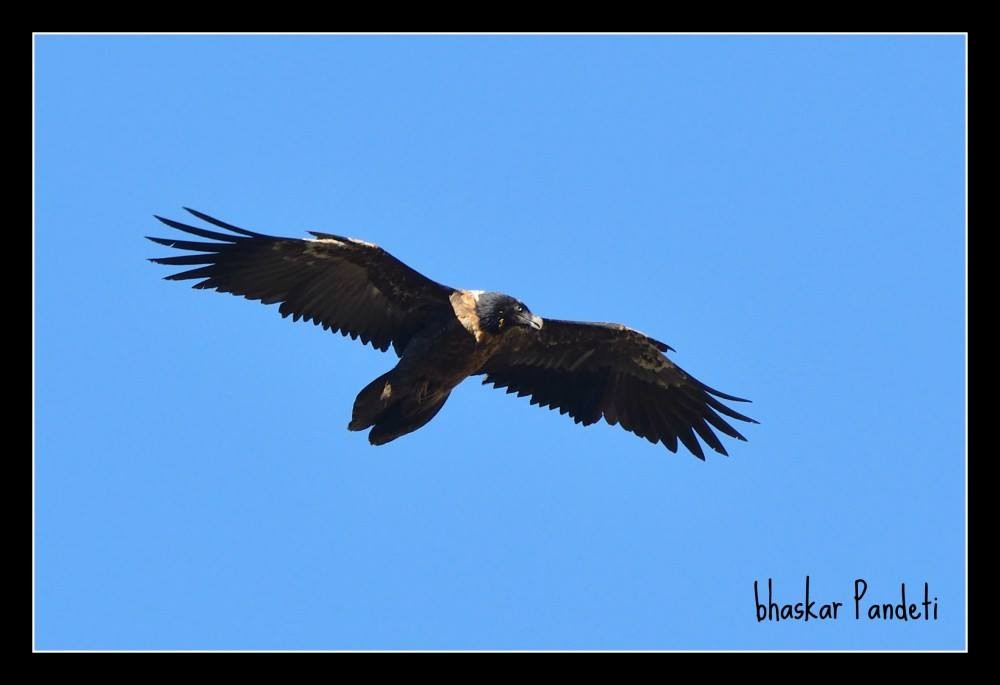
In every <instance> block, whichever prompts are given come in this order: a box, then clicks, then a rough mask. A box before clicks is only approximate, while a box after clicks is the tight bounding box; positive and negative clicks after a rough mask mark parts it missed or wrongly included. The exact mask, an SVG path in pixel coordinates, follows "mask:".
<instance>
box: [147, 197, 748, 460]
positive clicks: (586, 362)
mask: <svg viewBox="0 0 1000 685" xmlns="http://www.w3.org/2000/svg"><path fill="white" fill-rule="evenodd" d="M185 209H186V208H185ZM187 211H188V212H190V213H191V214H193V215H194V216H196V217H197V218H199V219H202V220H203V221H205V222H207V223H209V224H211V225H213V226H215V227H216V228H218V229H222V230H223V231H225V232H220V231H218V230H209V229H205V228H197V227H195V226H190V225H188V224H184V223H181V222H179V221H173V220H171V219H165V218H163V217H159V216H158V217H156V218H157V219H159V220H160V221H162V222H163V223H164V224H166V225H167V226H170V227H171V228H175V229H177V230H179V231H182V232H184V233H188V234H190V235H194V236H197V237H199V238H202V239H205V241H208V242H205V241H192V240H175V239H172V238H153V237H150V238H149V239H150V240H152V241H153V242H155V243H159V244H160V245H166V246H167V247H172V248H176V249H179V250H183V251H186V252H188V253H190V254H184V255H179V256H174V257H161V258H157V259H152V260H151V261H153V262H156V263H157V264H166V265H170V266H184V267H192V268H190V269H187V270H184V271H180V272H178V273H173V274H170V275H169V276H167V277H166V278H167V279H168V280H196V281H197V282H196V283H195V284H194V287H195V288H211V289H215V290H218V291H220V292H226V293H232V294H234V295H241V296H243V297H246V298H247V299H250V300H260V301H261V302H262V303H264V304H279V303H280V304H279V308H278V311H279V312H281V315H282V316H291V317H292V318H293V320H296V321H297V320H299V319H304V320H306V321H312V322H313V323H315V324H318V325H322V326H323V328H325V329H331V330H333V331H340V332H341V333H342V334H343V335H350V336H351V338H355V339H357V338H360V339H361V341H362V342H363V343H366V344H371V345H372V346H373V347H375V348H376V349H379V350H382V351H385V350H388V349H389V347H390V346H391V347H392V348H393V350H394V351H395V353H396V355H397V356H398V357H399V362H398V363H397V364H396V366H395V367H394V368H393V369H392V370H390V371H388V372H387V373H384V374H382V375H381V376H379V377H378V378H376V379H375V380H374V381H372V382H371V383H369V384H368V385H367V386H366V387H365V388H364V389H363V390H362V391H361V392H360V393H359V394H358V396H357V398H356V399H355V401H354V409H353V412H352V416H351V422H350V423H349V424H348V428H349V429H350V430H366V429H369V428H370V429H371V431H370V432H369V434H368V439H369V441H370V442H371V443H372V444H374V445H382V444H385V443H387V442H389V441H391V440H395V439H396V438H398V437H400V436H401V435H406V434H407V433H411V432H413V431H415V430H417V429H418V428H420V427H421V426H423V425H424V424H426V423H427V422H428V421H430V420H431V419H432V418H434V416H435V415H436V414H437V413H438V411H440V409H441V407H442V406H443V405H444V403H445V401H446V400H447V399H448V396H449V394H450V393H451V391H452V389H453V388H454V387H455V386H456V385H458V384H459V383H461V382H462V381H463V380H465V378H467V377H469V376H477V375H481V376H484V377H485V378H484V379H483V383H490V384H492V385H493V386H494V387H497V388H506V390H507V392H508V393H517V395H518V397H523V396H525V395H530V396H531V403H532V404H538V405H540V406H547V407H550V408H552V409H558V410H559V413H561V414H569V415H570V416H571V417H572V418H573V420H574V421H575V422H576V423H582V424H583V425H585V426H586V425H590V424H592V423H596V422H597V421H599V420H600V419H601V417H603V418H604V419H605V420H606V421H607V422H608V423H609V424H611V425H615V424H619V425H621V427H622V428H624V429H625V430H627V431H630V432H632V433H634V434H636V435H638V436H640V437H643V438H646V439H647V440H649V441H650V442H652V443H656V442H660V443H663V445H665V446H666V448H667V449H669V450H670V451H671V452H676V451H677V445H678V443H680V444H682V445H684V447H686V448H687V449H688V450H689V451H690V452H691V453H692V454H694V455H695V456H696V457H698V458H700V459H704V458H705V454H704V451H703V450H702V447H701V444H700V443H699V440H698V438H701V441H702V442H704V443H705V444H707V445H708V446H709V447H711V448H712V449H713V450H715V451H716V452H719V453H720V454H727V452H726V449H725V447H724V446H723V444H722V442H721V440H720V439H719V437H718V435H717V434H716V432H715V431H718V432H720V433H723V434H725V435H728V436H729V437H731V438H736V439H737V440H746V438H744V437H743V436H742V435H740V433H739V432H738V431H737V430H736V429H735V428H733V427H732V426H731V425H730V424H729V423H728V422H727V421H726V419H725V418H723V417H724V416H725V417H728V418H730V419H737V420H739V421H746V422H749V423H756V421H754V420H753V419H751V418H749V417H747V416H744V415H743V414H740V413H739V412H737V411H735V410H733V409H731V408H730V407H728V406H726V405H725V404H723V403H722V402H721V401H720V400H729V401H733V402H746V401H748V400H744V399H741V398H739V397H733V396H732V395H727V394H725V393H722V392H719V391H718V390H714V389H713V388H710V387H708V386H707V385H705V384H704V383H701V382H700V381H698V380H696V379H695V378H694V377H692V376H691V375H690V374H688V373H686V372H685V371H684V370H683V369H681V368H680V367H679V366H677V365H676V364H674V363H673V362H672V361H670V360H669V359H668V358H667V357H666V354H665V353H666V352H667V351H668V350H670V349H671V348H670V347H669V346H668V345H666V344H664V343H662V342H660V341H658V340H654V339H653V338H650V337H648V336H646V335H643V334H642V333H640V332H638V331H636V330H633V329H631V328H628V327H627V326H623V325H621V324H607V323H586V322H579V321H560V320H558V319H544V320H543V319H541V318H540V317H538V316H536V315H534V314H533V313H532V312H531V311H530V310H529V309H528V308H527V307H526V306H525V305H524V303H523V302H521V301H519V300H517V299H515V298H513V297H510V296H509V295H504V294H502V293H491V292H482V291H478V290H460V289H457V288H451V287H448V286H445V285H442V284H440V283H437V282H435V281H432V280H431V279H429V278H427V277H426V276H423V275H422V274H420V273H418V272H417V271H415V270H413V269H411V268H410V267H408V266H407V265H406V264H404V263H403V262H401V261H399V260H398V259H396V258H395V257H393V256H392V255H391V254H389V253H388V252H386V251H385V250H383V249H382V248H381V247H378V246H377V245H372V244H371V243H366V242H364V241H362V240H357V239H355V238H345V237H342V236H338V235H332V234H329V233H316V232H312V231H310V233H311V234H312V235H313V236H314V237H313V238H312V239H297V238H278V237H274V236H269V235H263V234H261V233H256V232H254V231H248V230H246V229H243V228H238V227H236V226H233V225H231V224H228V223H225V222H223V221H219V220H218V219H214V218H212V217H210V216H208V215H206V214H203V213H201V212H197V211H195V210H193V209H188V210H187Z"/></svg>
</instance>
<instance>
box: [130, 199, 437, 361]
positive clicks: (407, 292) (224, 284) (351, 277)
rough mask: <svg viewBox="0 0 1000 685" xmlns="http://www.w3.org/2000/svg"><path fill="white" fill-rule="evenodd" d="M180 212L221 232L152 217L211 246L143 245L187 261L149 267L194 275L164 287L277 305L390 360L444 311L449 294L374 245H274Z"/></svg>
mask: <svg viewBox="0 0 1000 685" xmlns="http://www.w3.org/2000/svg"><path fill="white" fill-rule="evenodd" d="M187 211H189V212H190V213H191V214H193V215H195V216H196V217H198V218H199V219H202V220H204V221H206V222H208V223H210V224H212V225H214V226H216V227H218V228H221V229H223V230H225V231H226V232H225V233H220V232H219V231H212V230H207V229H204V228H196V227H194V226H189V225H187V224H183V223H181V222H179V221H173V220H171V219H164V218H163V217H159V216H158V217H156V218H157V219H159V220H160V221H162V222H163V223H165V224H166V225H167V226H170V227H172V228H176V229H177V230H180V231H183V232H185V233H190V234H192V235H196V236H198V237H200V238H206V239H208V240H210V241H213V242H198V241H189V240H175V239H173V238H149V239H150V240H152V241H153V242H155V243H159V244H160V245H166V246H167V247H173V248H177V249H179V250H187V251H190V252H193V253H194V254H188V255H181V256H177V257H162V258H159V259H153V260H151V261H153V262H156V263H157V264H168V265H177V266H193V267H194V268H193V269H189V270H187V271H181V272H179V273H175V274H171V275H169V276H167V277H166V278H167V279H169V280H188V279H195V280H197V281H198V282H197V283H195V285H194V287H195V288H214V289H215V290H218V291H220V292H226V293H232V294H234V295H242V296H243V297H246V298H247V299H249V300H260V301H261V302H262V303H264V304H274V303H278V302H280V303H281V305H280V307H279V310H278V311H279V312H280V313H281V315H282V316H289V315H291V316H292V317H293V320H295V321H298V320H299V319H300V318H301V319H305V320H306V321H309V320H312V321H313V323H315V324H318V325H320V324H321V325H322V326H323V328H330V329H333V330H334V331H340V332H341V333H342V334H343V335H350V336H351V338H361V342H363V343H371V345H372V346H373V347H375V348H377V349H379V350H383V351H384V350H386V349H388V347H389V345H393V347H394V348H395V349H396V353H397V354H401V353H402V350H403V348H405V347H406V343H407V342H408V341H409V339H410V338H411V337H412V336H413V334H414V333H415V332H416V331H418V330H419V329H420V328H421V327H422V326H423V325H424V324H426V323H427V322H428V321H430V320H433V319H434V318H435V317H437V316H441V315H444V314H447V313H448V312H450V311H451V305H450V302H449V300H448V297H449V295H450V294H451V293H452V292H453V289H452V288H449V287H447V286H444V285H441V284H440V283H436V282H434V281H432V280H431V279H429V278H427V277H425V276H423V275H422V274H420V273H418V272H417V271H415V270H413V269H411V268H410V267H408V266H407V265H406V264H404V263H403V262H401V261H399V260H398V259H396V258H395V257H393V256H392V255H391V254H389V253H388V252H386V251H385V250H383V249H382V248H381V247H379V246H377V245H372V244H371V243H366V242H364V241H361V240H356V239H354V238H344V237H341V236H336V235H331V234H328V233H315V232H312V231H310V233H312V235H314V236H315V239H312V240H301V239H297V238H277V237H274V236H269V235H263V234H261V233H255V232H254V231H248V230H246V229H243V228H238V227H236V226H233V225H231V224H227V223H225V222H223V221H219V220H218V219H214V218H212V217H210V216H208V215H206V214H202V213H201V212H196V211H194V210H193V209H188V210H187Z"/></svg>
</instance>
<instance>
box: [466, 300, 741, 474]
mask: <svg viewBox="0 0 1000 685" xmlns="http://www.w3.org/2000/svg"><path fill="white" fill-rule="evenodd" d="M669 349H670V347H669V346H668V345H666V344H664V343H662V342H660V341H658V340H654V339H652V338H650V337H648V336H646V335H643V334H642V333H640V332H638V331H636V330H633V329H631V328H628V327H627V326H623V325H621V324H606V323H584V322H579V321H559V320H553V319H545V323H544V325H543V327H542V329H541V330H538V331H535V330H528V329H518V330H517V331H511V332H510V333H508V334H507V336H506V337H505V338H504V342H503V343H501V348H500V349H499V351H498V352H497V353H496V354H495V355H494V356H493V357H492V358H491V359H490V360H489V361H488V362H487V363H486V364H485V365H484V366H483V368H482V369H480V370H479V372H478V373H480V374H485V376H486V378H485V379H484V380H483V383H484V384H485V383H492V384H493V386H494V387H497V388H507V392H508V393H513V392H516V393H517V396H518V397H523V396H525V395H531V403H532V404H537V405H539V406H547V407H549V408H550V409H558V410H559V413H560V414H569V415H570V416H571V417H573V420H574V421H575V422H576V423H582V424H583V425H585V426H586V425H589V424H592V423H595V422H597V421H599V420H600V419H601V417H602V416H603V417H604V419H605V420H606V421H607V422H608V423H609V424H611V425H612V426H613V425H615V424H620V425H621V427H622V428H624V429H625V430H627V431H630V432H632V433H635V434H636V435H638V436H640V437H643V438H646V439H647V440H649V441H650V442H652V443H656V442H662V443H663V444H664V445H665V446H666V447H667V449H669V450H670V451H671V452H676V451H677V442H678V440H679V441H680V442H681V444H683V445H684V446H685V447H687V448H688V450H690V451H691V453H692V454H694V455H695V456H697V457H698V458H700V459H704V458H705V455H704V452H703V451H702V448H701V445H700V444H699V443H698V440H697V439H696V438H695V434H697V435H698V436H700V437H701V439H702V440H703V441H704V442H705V443H706V444H707V445H709V446H710V447H711V448H712V449H714V450H715V451H716V452H719V453H720V454H727V452H726V449H725V447H723V446H722V442H721V441H720V440H719V437H718V436H717V435H716V434H715V433H714V432H713V430H712V429H713V428H714V429H715V430H718V431H720V432H722V433H724V434H726V435H728V436H730V437H733V438H736V439H738V440H746V438H744V437H743V436H742V435H740V433H739V432H738V431H736V429H734V428H733V427H732V426H731V425H729V423H727V422H726V421H725V419H723V418H722V417H721V416H720V415H719V414H724V415H725V416H728V417H730V418H733V419H738V420H740V421H748V422H751V423H756V421H754V420H753V419H751V418H749V417H746V416H744V415H743V414H740V413H739V412H736V411H734V410H732V409H730V408H729V407H727V406H726V405H724V404H722V402H720V401H719V399H718V398H722V399H726V400H731V401H736V402H746V401H747V400H743V399H741V398H739V397H733V396H732V395H726V394H725V393H721V392H719V391H718V390H714V389H713V388H710V387H708V386H707V385H705V384H704V383H701V382H700V381H698V380H696V379H695V378H693V377H692V376H690V375H689V374H688V373H686V372H685V371H684V370H683V369H681V368H680V367H679V366H677V365H676V364H674V363H673V362H672V361H670V360H669V359H667V357H666V356H665V354H664V353H665V352H666V351H667V350H669Z"/></svg>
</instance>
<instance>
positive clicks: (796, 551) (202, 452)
mask: <svg viewBox="0 0 1000 685" xmlns="http://www.w3.org/2000/svg"><path fill="white" fill-rule="evenodd" d="M35 78H36V80H35V125H36V136H35V155H36V157H35V160H36V161H35V212H36V222H35V393H36V395H35V644H36V646H37V647H38V648H41V649H261V648H265V649H535V648H538V649H884V648H887V649H959V648H962V647H963V646H964V624H965V567H964V550H965V547H964V538H965V535H964V533H965V526H964V520H965V519H964V481H965V457H964V427H963V426H964V423H963V422H964V411H965V395H964V375H963V374H964V359H965V356H964V355H965V352H964V286H963V278H964V216H965V215H964V199H963V198H964V182H965V176H964V164H965V157H964V104H963V103H964V39H963V38H962V37H961V36H884V37H878V36H849V37H845V36H798V37H770V36H742V37H730V36H719V37H711V36H695V37H683V36H682V37H678V36H647V37H582V36H573V37H519V36H507V37H504V36H499V37H450V36H444V37H358V36H353V37H337V36H318V37H315V36H314V37H307V36H278V37H274V36H226V37H189V36H125V37H121V36H119V37H114V36H99V37H84V36H40V37H37V38H36V40H35ZM181 206H190V207H194V208H196V209H200V210H202V211H205V212H207V213H209V214H214V215H216V216H218V217H220V218H222V219H224V220H227V221H230V222H232V223H235V224H237V225H241V226H245V227H247V228H251V229H255V230H258V231H262V232H265V233H272V234H278V235H287V236H299V237H304V236H305V231H307V230H321V231H330V232H333V233H340V234H346V235H355V236H359V237H362V238H365V239H367V240H370V241H373V242H377V243H379V244H380V245H382V246H383V247H385V248H386V249H388V250H389V251H391V252H392V253H393V254H395V255H396V256H397V257H399V258H401V259H402V260H403V261H405V262H407V263H408V264H410V265H411V266H413V267H414V268H416V269H418V270H420V271H421V272H423V273H425V274H427V275H429V276H430V277H432V278H434V279H435V280H438V281H441V282H443V283H446V284H449V285H453V286H456V287H467V288H480V289H487V290H500V291H504V292H509V293H511V294H513V295H515V296H517V297H519V298H521V299H523V300H524V301H525V302H526V303H527V304H528V305H529V306H530V307H531V308H532V309H533V310H534V311H535V312H536V313H538V314H540V315H541V316H543V317H554V318H567V319H583V320H596V321H619V322H623V323H627V324H629V325H631V326H633V327H636V328H638V329H640V330H642V331H645V332H646V333H649V334H650V335H652V336H653V337H656V338H658V339H660V340H664V341H665V342H668V343H669V344H670V345H671V346H673V347H674V348H676V350H677V351H676V353H671V355H670V356H671V358H672V359H674V360H676V361H677V362H678V363H679V364H680V365H681V366H683V367H684V368H685V369H687V370H688V371H690V372H691V373H692V374H694V375H695V376H696V377H698V378H699V379H700V380H702V381H704V382H706V383H708V384H709V385H712V386H714V387H717V388H719V389H720V390H723V391H725V392H728V393H732V394H736V395H740V396H744V397H749V398H751V399H752V400H753V404H752V405H748V409H747V413H749V414H750V415H751V416H753V417H755V418H756V419H758V420H759V421H760V422H761V423H760V425H759V426H749V427H747V428H746V430H745V431H744V434H745V435H746V436H747V437H748V438H749V442H747V443H740V442H736V441H731V440H729V441H727V443H726V444H727V447H728V448H729V451H730V454H731V455H732V456H731V457H729V458H725V457H722V456H720V455H716V454H714V453H710V454H709V458H708V461H707V462H700V461H698V460H697V459H695V458H693V457H692V456H691V455H689V454H687V453H679V454H676V455H675V454H671V453H669V452H668V451H667V450H665V449H664V448H663V447H662V446H653V445H650V444H649V443H648V442H646V441H644V440H641V439H639V438H636V437H635V436H633V435H631V434H629V433H626V432H625V431H622V430H621V429H620V428H617V427H616V428H612V427H609V426H607V425H606V424H604V423H601V424H598V425H594V426H591V427H588V428H581V427H579V426H576V425H574V424H573V423H572V421H570V420H569V419H567V418H566V417H561V416H559V415H558V414H556V413H550V412H548V411H546V410H540V409H538V408H537V407H533V406H530V405H529V404H528V401H527V400H526V399H515V398H513V397H512V396H508V395H505V394H504V393H503V392H500V391H497V390H491V389H487V388H486V387H483V386H481V385H479V382H478V381H477V380H475V379H473V380H470V381H467V382H466V383H465V384H463V385H462V386H459V388H458V389H457V390H456V391H455V392H454V393H453V395H452V398H451V400H450V401H449V402H448V404H447V405H446V406H445V408H444V409H443V410H442V412H441V413H440V414H439V415H438V417H437V418H436V419H435V420H434V421H433V422H431V423H430V424H428V425H427V426H426V427H425V428H423V429H421V430H420V431H418V432H416V433H413V434H411V435H409V436H406V437H404V438H401V439H399V440H397V441H395V442H393V443H391V444H389V445H387V446H384V447H380V448H374V447H371V446H369V445H368V443H367V441H366V439H365V436H364V434H361V433H350V432H348V431H347V430H346V424H347V422H348V420H349V418H350V409H351V405H352V403H353V400H354V396H355V395H356V394H357V392H358V391H359V390H360V389H361V388H362V387H364V385H365V384H367V383H368V382H369V381H370V380H371V379H373V378H374V377H376V376H377V375H379V374H381V373H383V372H384V371H386V370H388V369H389V368H390V367H391V365H392V364H393V363H394V357H392V356H390V355H385V354H381V353H379V352H377V351H373V350H372V349H371V348H370V347H363V346H362V345H360V344H359V343H358V342H352V341H350V340H349V339H345V338H342V337H340V336H339V335H337V336H334V335H331V334H330V333H328V332H324V331H323V330H322V329H320V328H317V327H314V326H312V325H308V324H303V323H297V324H293V323H291V321H290V320H282V319H281V318H280V317H279V316H278V314H277V312H276V307H264V306H261V305H260V304H258V303H250V302H247V301H246V300H243V299H240V298H235V297H232V296H229V295H220V294H218V293H214V292H207V291H193V290H191V289H189V288H188V287H186V285H185V284H181V283H175V282H166V281H163V280H161V278H162V276H164V275H165V274H166V273H169V270H168V269H166V268H165V267H161V266H157V265H154V264H151V263H149V262H147V261H146V258H148V257H154V256H165V255H166V254H169V253H170V251H169V250H167V249H166V248H162V247H160V246H157V245H153V244H152V243H149V242H148V241H146V240H144V239H143V236H144V235H169V234H170V231H169V229H166V228H165V227H163V226H160V225H158V224H157V222H155V221H154V220H153V218H152V215H153V214H154V213H155V214H161V215H165V216H169V217H173V218H177V219H185V214H184V212H183V211H182V210H181ZM741 428H742V427H741ZM807 575H808V576H810V582H811V589H810V592H811V599H814V600H817V607H818V606H819V604H821V603H825V602H831V601H839V602H843V603H844V604H845V605H846V608H845V609H843V610H842V613H841V617H840V618H839V619H838V620H836V621H822V622H821V621H809V622H808V623H804V622H801V621H782V622H779V623H774V622H769V621H765V622H758V621H757V620H756V612H755V603H754V595H753V583H754V581H755V580H757V581H760V582H761V583H762V584H763V586H765V587H766V584H767V579H768V578H772V579H773V580H774V584H775V588H776V599H778V600H779V602H780V603H795V602H801V601H802V600H803V593H804V583H805V577H806V576H807ZM857 578H864V579H865V580H866V581H867V582H868V584H869V592H868V595H867V596H866V597H865V599H864V604H863V606H864V607H866V606H867V605H868V603H869V600H873V601H877V602H880V603H881V602H899V601H900V599H899V595H900V583H904V582H905V583H906V586H907V595H908V601H914V598H915V600H916V601H920V600H921V599H922V593H923V584H924V583H925V582H926V583H928V584H929V588H930V594H931V595H932V596H933V597H936V598H937V600H938V611H939V615H938V619H937V620H936V621H911V622H906V623H904V622H902V621H898V620H896V621H892V622H884V621H869V620H867V619H865V620H860V621H859V620H855V618H854V613H853V607H854V605H853V602H852V596H853V589H854V585H853V584H854V581H855V579H857ZM918 595H919V596H918ZM844 612H847V613H846V614H845V613H844Z"/></svg>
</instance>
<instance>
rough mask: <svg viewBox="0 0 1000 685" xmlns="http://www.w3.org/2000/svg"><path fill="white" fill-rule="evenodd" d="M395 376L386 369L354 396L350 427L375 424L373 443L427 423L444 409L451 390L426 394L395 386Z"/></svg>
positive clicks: (353, 429) (362, 428)
mask: <svg viewBox="0 0 1000 685" xmlns="http://www.w3.org/2000/svg"><path fill="white" fill-rule="evenodd" d="M394 380H395V379H394V377H393V375H392V371H389V372H387V373H384V374H382V375H381V376H379V377H378V378H376V379H375V380H373V381H372V382H371V383H369V384H368V385H366V386H365V387H364V389H363V390H362V391H361V392H360V393H358V397H357V399H355V400H354V410H353V412H352V414H351V422H350V423H349V424H348V425H347V428H348V430H352V431H361V430H365V429H366V428H372V430H371V433H369V434H368V442H370V443H371V444H373V445H384V444H385V443H387V442H391V441H392V440H395V439H396V438H398V437H400V436H401V435H406V434H407V433H412V432H413V431H415V430H417V429H418V428H420V427H421V426H423V425H425V424H426V423H427V422H428V421H430V420H431V419H433V418H434V417H435V416H436V415H437V413H438V412H439V411H441V407H443V406H444V403H445V402H446V401H447V400H448V396H449V395H450V394H451V393H445V394H444V395H442V396H441V397H436V398H435V397H433V396H431V397H423V396H422V393H421V391H420V390H417V389H414V388H408V387H403V386H397V387H393V384H394ZM373 426H374V427H373Z"/></svg>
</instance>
